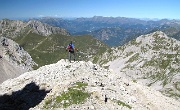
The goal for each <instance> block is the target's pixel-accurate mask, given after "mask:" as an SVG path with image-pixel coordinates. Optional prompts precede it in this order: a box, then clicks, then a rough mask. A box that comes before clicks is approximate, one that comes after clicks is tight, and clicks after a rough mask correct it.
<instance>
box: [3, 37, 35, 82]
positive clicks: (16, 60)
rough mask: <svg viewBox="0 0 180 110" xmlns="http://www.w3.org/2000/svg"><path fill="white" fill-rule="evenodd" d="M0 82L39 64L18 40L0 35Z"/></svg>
mask: <svg viewBox="0 0 180 110" xmlns="http://www.w3.org/2000/svg"><path fill="white" fill-rule="evenodd" d="M0 56H1V58H0V62H1V64H0V68H1V69H0V83H2V82H3V81H5V80H7V79H9V78H14V77H17V76H19V75H20V74H22V73H24V72H27V71H31V70H33V66H36V65H37V64H36V63H35V62H34V61H33V59H32V58H31V56H30V55H29V54H28V53H27V52H26V51H25V50H24V49H23V48H22V47H20V46H19V45H18V44H17V43H16V42H14V41H13V40H10V39H8V38H5V37H0Z"/></svg>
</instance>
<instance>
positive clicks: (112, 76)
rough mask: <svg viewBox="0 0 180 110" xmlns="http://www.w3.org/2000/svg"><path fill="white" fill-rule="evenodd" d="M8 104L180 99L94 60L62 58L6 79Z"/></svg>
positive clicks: (141, 109)
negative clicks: (102, 66)
mask: <svg viewBox="0 0 180 110" xmlns="http://www.w3.org/2000/svg"><path fill="white" fill-rule="evenodd" d="M27 91H29V92H27ZM42 91H44V92H42ZM42 93H43V94H42ZM44 93H45V96H44ZM27 94H29V95H28V99H27V97H26V96H27ZM30 94H31V95H30ZM35 94H39V96H40V98H38V97H37V96H36V95H35ZM4 97H7V98H6V100H5V101H4V100H2V98H4ZM9 97H10V98H9ZM36 99H37V100H36ZM39 100H41V101H39ZM32 101H33V102H34V103H31V102H32ZM8 102H13V105H12V104H10V103H8ZM17 102H18V103H17ZM35 102H36V103H35ZM5 103H6V104H5ZM35 104H36V105H35ZM25 105H27V106H25ZM7 106H9V107H12V106H14V107H15V108H17V109H19V108H25V107H27V108H28V109H30V110H37V109H56V108H58V109H63V108H64V109H67V110H77V109H91V110H102V109H103V110H115V109H122V110H126V109H134V110H149V109H150V110H177V109H179V108H180V102H178V101H176V100H175V99H172V98H169V97H166V96H164V95H162V94H161V93H160V92H158V91H156V90H154V89H151V88H149V87H146V86H143V85H140V84H138V83H135V82H133V81H131V80H127V79H125V78H123V77H121V76H120V75H119V74H116V73H114V72H113V71H110V70H107V69H104V68H101V67H100V66H98V65H95V64H93V63H91V62H84V61H80V62H73V63H69V62H68V61H65V60H60V61H59V62H57V63H55V64H51V65H46V66H43V67H41V68H39V69H38V70H34V71H31V72H26V73H24V74H22V75H21V76H19V77H17V78H15V79H9V80H7V81H5V82H3V83H2V84H1V85H0V108H6V107H7Z"/></svg>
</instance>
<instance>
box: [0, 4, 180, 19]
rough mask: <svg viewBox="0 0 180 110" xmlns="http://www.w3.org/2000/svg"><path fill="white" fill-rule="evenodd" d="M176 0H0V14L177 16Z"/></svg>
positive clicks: (11, 15)
mask: <svg viewBox="0 0 180 110" xmlns="http://www.w3.org/2000/svg"><path fill="white" fill-rule="evenodd" d="M179 4H180V0H0V18H1V19H2V18H9V19H10V18H19V17H27V18H28V17H45V16H51V17H93V16H105V17H110V16H111V17H131V18H159V19H163V18H169V19H180V6H179Z"/></svg>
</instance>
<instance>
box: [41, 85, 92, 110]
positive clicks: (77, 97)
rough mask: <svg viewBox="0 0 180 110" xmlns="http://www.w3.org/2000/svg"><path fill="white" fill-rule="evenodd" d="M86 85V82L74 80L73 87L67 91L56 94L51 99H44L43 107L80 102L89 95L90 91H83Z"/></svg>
mask: <svg viewBox="0 0 180 110" xmlns="http://www.w3.org/2000/svg"><path fill="white" fill-rule="evenodd" d="M86 86H88V84H87V83H82V82H76V83H75V85H74V86H73V87H70V88H68V91H67V92H63V93H62V94H61V95H60V96H57V97H56V98H55V99H54V102H53V101H52V100H46V101H45V105H44V108H46V109H49V108H52V107H53V108H61V107H63V108H67V107H68V106H70V105H72V104H81V103H83V102H84V101H85V100H86V99H87V98H88V97H90V93H88V92H86V91H85V87H86Z"/></svg>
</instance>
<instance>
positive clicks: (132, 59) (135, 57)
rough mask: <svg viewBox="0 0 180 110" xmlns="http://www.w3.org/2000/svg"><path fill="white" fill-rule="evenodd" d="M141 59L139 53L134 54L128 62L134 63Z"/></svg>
mask: <svg viewBox="0 0 180 110" xmlns="http://www.w3.org/2000/svg"><path fill="white" fill-rule="evenodd" d="M138 59H139V53H136V54H134V55H133V56H132V57H131V58H130V59H129V60H128V61H127V62H133V61H136V60H138Z"/></svg>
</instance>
